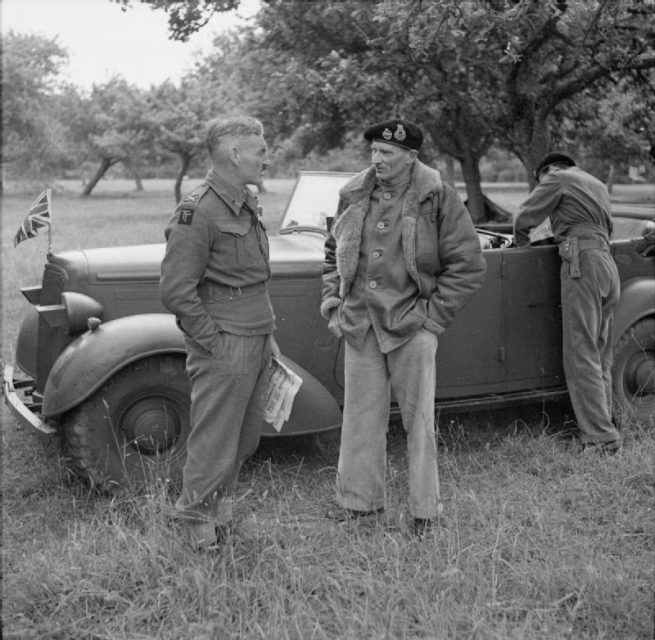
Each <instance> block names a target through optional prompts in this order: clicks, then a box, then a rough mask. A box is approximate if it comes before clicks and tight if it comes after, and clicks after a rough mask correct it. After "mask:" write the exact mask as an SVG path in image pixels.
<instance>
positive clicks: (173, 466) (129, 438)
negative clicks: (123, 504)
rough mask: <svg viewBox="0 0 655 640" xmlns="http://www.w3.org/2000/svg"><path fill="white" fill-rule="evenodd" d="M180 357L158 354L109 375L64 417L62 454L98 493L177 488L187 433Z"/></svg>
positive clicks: (187, 392) (185, 380) (185, 384)
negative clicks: (163, 485)
mask: <svg viewBox="0 0 655 640" xmlns="http://www.w3.org/2000/svg"><path fill="white" fill-rule="evenodd" d="M190 391H191V387H190V383H189V379H188V377H187V374H186V371H185V367H184V358H183V357H180V356H174V355H158V356H151V357H148V358H144V359H143V360H139V361H137V362H134V363H132V364H130V365H128V366H126V367H125V368H124V369H122V370H121V371H119V372H118V373H117V374H115V375H114V376H112V378H110V379H109V380H108V381H107V382H106V383H105V384H104V385H103V386H102V387H101V388H100V389H98V390H97V391H96V392H95V393H94V394H93V395H92V396H91V397H90V398H89V399H88V400H86V401H85V402H83V403H82V404H81V405H80V406H78V407H76V408H75V409H73V410H71V411H70V412H69V413H68V414H66V415H65V416H64V419H63V424H62V441H63V448H64V453H65V454H66V455H67V457H68V458H69V460H70V461H71V463H72V466H73V469H74V471H75V472H76V473H78V474H79V475H81V476H82V477H83V478H85V479H86V480H88V481H89V482H90V483H91V484H92V485H93V486H95V487H98V488H99V489H103V490H108V489H111V488H113V487H116V486H131V485H139V484H143V483H147V482H152V481H164V482H166V481H169V482H174V483H177V482H178V481H179V479H180V477H181V471H182V466H183V464H184V459H185V457H186V442H187V438H188V435H189V431H190V421H189V404H190Z"/></svg>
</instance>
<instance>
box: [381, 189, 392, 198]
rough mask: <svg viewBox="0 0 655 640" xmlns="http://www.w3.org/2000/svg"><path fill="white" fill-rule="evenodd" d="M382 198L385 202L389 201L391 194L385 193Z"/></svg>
mask: <svg viewBox="0 0 655 640" xmlns="http://www.w3.org/2000/svg"><path fill="white" fill-rule="evenodd" d="M382 197H383V198H384V199H385V200H389V199H390V198H391V194H390V193H389V192H388V191H387V192H386V193H384V194H382Z"/></svg>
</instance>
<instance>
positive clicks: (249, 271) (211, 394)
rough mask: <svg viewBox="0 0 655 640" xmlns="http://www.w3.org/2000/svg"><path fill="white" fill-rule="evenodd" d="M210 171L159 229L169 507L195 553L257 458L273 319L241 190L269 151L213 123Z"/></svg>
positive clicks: (258, 239) (239, 129) (227, 513)
mask: <svg viewBox="0 0 655 640" xmlns="http://www.w3.org/2000/svg"><path fill="white" fill-rule="evenodd" d="M207 148H208V151H209V155H210V158H211V161H212V168H211V170H210V171H209V173H208V174H207V177H206V179H205V182H204V183H203V184H202V185H201V186H199V187H198V188H197V189H195V190H194V191H193V192H192V193H191V194H190V195H189V196H188V197H187V198H185V199H184V201H183V202H182V203H181V204H180V205H179V206H178V208H177V210H176V212H175V214H174V215H173V217H172V219H171V220H170V222H169V224H168V226H167V228H166V232H165V234H166V239H167V244H166V254H165V256H164V260H163V262H162V266H161V281H160V290H161V299H162V302H163V303H164V305H165V306H166V308H167V309H168V310H169V311H171V313H173V314H175V316H176V318H177V323H178V326H179V327H180V328H181V329H182V331H183V332H184V334H185V346H186V351H187V361H186V365H187V371H188V374H189V377H190V380H191V387H192V390H191V433H190V435H189V438H188V443H187V460H186V464H185V466H184V471H183V486H182V494H181V496H180V497H179V499H178V501H177V503H176V509H177V511H178V512H179V514H180V515H181V516H182V517H183V518H184V519H185V520H187V522H188V525H189V530H190V533H191V537H192V541H193V543H194V545H195V546H196V547H197V548H201V549H205V548H210V547H212V546H213V545H215V544H216V543H217V541H218V540H220V537H221V535H222V534H224V533H225V531H226V529H227V527H228V526H229V525H230V523H231V521H232V502H233V492H234V485H235V483H236V480H237V475H238V473H239V469H240V467H241V465H242V464H243V462H244V461H245V460H246V459H247V458H248V457H249V456H250V455H252V453H254V451H255V449H256V448H257V446H258V444H259V441H260V437H261V430H262V423H263V411H264V402H265V398H266V390H267V386H268V382H269V377H270V362H271V356H272V352H273V351H275V352H277V347H276V345H275V342H274V340H273V338H272V334H273V329H274V323H275V319H274V315H273V308H272V306H271V302H270V300H269V295H268V288H267V281H268V280H269V278H270V276H271V270H270V266H269V254H268V239H267V237H266V232H265V230H264V226H263V224H262V221H261V219H260V214H261V212H260V210H259V207H258V205H257V200H256V198H255V196H254V195H253V194H252V193H251V192H250V191H249V190H248V188H247V186H246V185H248V184H257V183H259V182H261V180H262V172H263V171H264V169H266V167H267V166H268V149H267V146H266V142H265V140H264V137H263V128H262V125H261V123H260V122H259V121H258V120H255V119H254V118H245V117H243V118H232V119H227V120H215V121H212V122H211V123H210V124H209V126H208V129H207Z"/></svg>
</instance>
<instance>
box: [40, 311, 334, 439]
mask: <svg viewBox="0 0 655 640" xmlns="http://www.w3.org/2000/svg"><path fill="white" fill-rule="evenodd" d="M158 353H179V354H180V355H182V356H184V355H185V354H186V350H185V348H184V335H183V334H182V332H181V331H180V329H179V328H178V327H177V325H176V324H175V317H174V316H172V315H170V314H164V313H148V314H139V315H133V316H126V317H124V318H118V319H117V320H111V321H110V322H106V323H104V324H101V325H100V326H99V327H98V328H97V329H96V330H95V331H87V332H86V333H84V334H82V335H81V336H80V337H79V338H77V339H76V340H74V341H73V342H71V344H69V345H68V347H66V349H64V351H63V352H62V353H61V355H60V356H59V358H57V361H56V362H55V364H54V366H53V367H52V371H51V372H50V375H49V376H48V380H47V382H46V386H45V390H44V394H43V409H42V414H43V416H44V417H46V418H51V417H55V416H59V415H61V414H63V413H65V412H66V411H69V410H70V409H72V408H73V407H76V406H77V405H79V404H80V403H82V402H83V401H84V400H86V399H87V398H89V397H90V396H91V395H92V394H93V393H94V392H95V391H97V390H98V389H99V388H100V387H101V386H102V385H103V384H104V383H105V382H106V381H107V380H109V378H111V377H112V376H113V375H114V374H115V373H117V372H118V371H119V370H120V369H122V368H123V367H124V366H125V365H127V364H129V363H130V362H134V361H136V360H140V359H142V358H145V357H148V356H152V355H156V354H158ZM281 360H282V361H283V362H284V364H286V365H287V366H288V367H289V368H290V369H291V370H292V371H294V372H295V373H296V374H297V375H299V376H300V377H301V378H302V379H303V384H302V386H301V387H300V389H299V391H298V393H297V394H296V397H295V398H294V403H293V408H292V411H291V415H290V416H289V420H288V421H287V422H285V423H284V426H283V427H282V431H281V434H278V432H277V431H275V429H273V427H272V426H271V425H269V424H268V423H264V425H265V426H264V435H265V436H272V435H303V434H308V433H317V432H321V431H327V430H329V429H333V428H337V427H339V426H340V425H341V410H340V408H339V405H338V404H337V401H336V400H335V399H334V397H333V396H332V395H331V394H330V392H329V391H328V390H327V389H326V388H325V387H324V386H323V385H322V384H321V383H320V382H319V381H318V380H317V379H316V378H315V377H314V376H312V374H311V373H309V372H308V371H306V370H305V369H303V368H302V367H301V366H300V365H298V364H296V363H295V362H293V361H292V360H289V359H288V358H286V357H284V356H282V357H281Z"/></svg>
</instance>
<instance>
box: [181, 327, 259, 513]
mask: <svg viewBox="0 0 655 640" xmlns="http://www.w3.org/2000/svg"><path fill="white" fill-rule="evenodd" d="M186 349H187V361H186V366H187V372H188V374H189V377H190V379H191V433H190V434H189V438H188V442H187V459H186V463H185V465H184V470H183V480H182V495H181V496H180V498H179V499H178V501H177V503H176V505H175V506H176V509H177V511H178V512H179V514H180V515H181V516H182V517H184V518H188V519H190V520H195V521H200V522H203V521H206V522H215V523H216V524H227V523H229V522H230V521H231V520H232V507H233V495H234V488H235V485H236V481H237V476H238V474H239V470H240V469H241V466H242V465H243V463H244V462H245V461H246V460H247V459H248V458H249V457H250V456H251V455H252V454H253V453H254V452H255V450H256V449H257V446H258V445H259V441H260V438H261V434H262V426H263V415H264V406H265V402H266V394H267V390H268V383H269V380H270V363H271V338H270V335H256V336H237V335H234V334H230V333H222V334H221V339H220V340H219V343H218V345H217V347H216V353H214V354H212V353H210V352H209V351H207V350H206V349H205V348H203V347H201V346H200V345H199V344H198V343H196V342H195V341H193V340H190V339H188V338H187V339H186Z"/></svg>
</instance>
